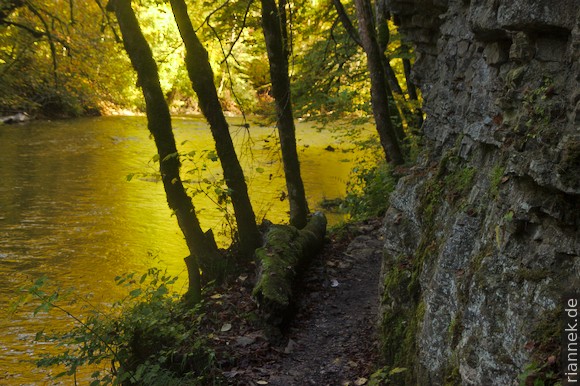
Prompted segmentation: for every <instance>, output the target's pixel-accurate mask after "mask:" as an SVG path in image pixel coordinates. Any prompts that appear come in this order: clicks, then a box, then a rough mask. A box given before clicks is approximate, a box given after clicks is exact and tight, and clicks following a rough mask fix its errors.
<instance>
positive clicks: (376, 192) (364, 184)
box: [345, 161, 397, 220]
mask: <svg viewBox="0 0 580 386" xmlns="http://www.w3.org/2000/svg"><path fill="white" fill-rule="evenodd" d="M396 184H397V180H396V178H395V177H394V176H393V174H392V167H391V166H389V165H388V164H387V163H386V162H385V161H379V162H378V163H377V164H375V165H370V166H367V165H365V164H363V166H361V167H358V168H355V169H354V170H353V176H352V178H351V180H350V181H349V182H348V184H347V195H346V199H345V209H346V210H347V211H348V213H349V214H350V215H351V217H352V218H353V219H355V220H363V219H366V218H370V217H376V216H380V215H383V214H384V213H385V211H386V209H387V208H388V206H389V195H390V194H391V192H392V191H393V190H394V189H395V186H396Z"/></svg>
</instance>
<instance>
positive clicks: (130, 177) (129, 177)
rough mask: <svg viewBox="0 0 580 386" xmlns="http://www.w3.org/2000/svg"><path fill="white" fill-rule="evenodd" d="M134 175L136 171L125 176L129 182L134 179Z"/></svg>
mask: <svg viewBox="0 0 580 386" xmlns="http://www.w3.org/2000/svg"><path fill="white" fill-rule="evenodd" d="M133 177H135V173H129V174H127V177H125V178H127V182H129V181H131V180H132V179H133Z"/></svg>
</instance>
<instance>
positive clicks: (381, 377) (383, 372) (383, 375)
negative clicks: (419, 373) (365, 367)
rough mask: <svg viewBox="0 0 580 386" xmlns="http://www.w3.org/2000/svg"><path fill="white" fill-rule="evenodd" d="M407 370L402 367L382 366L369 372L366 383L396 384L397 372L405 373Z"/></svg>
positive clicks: (373, 385) (378, 384) (377, 385)
mask: <svg viewBox="0 0 580 386" xmlns="http://www.w3.org/2000/svg"><path fill="white" fill-rule="evenodd" d="M406 371H407V369H406V368H404V367H394V368H389V367H382V368H380V369H378V370H377V371H375V372H374V373H372V374H371V377H370V379H369V382H368V385H369V386H380V385H389V384H398V383H400V379H399V377H398V374H402V373H405V372H406Z"/></svg>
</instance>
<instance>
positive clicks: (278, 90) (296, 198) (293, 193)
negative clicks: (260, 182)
mask: <svg viewBox="0 0 580 386" xmlns="http://www.w3.org/2000/svg"><path fill="white" fill-rule="evenodd" d="M282 11H283V9H282V10H280V12H282ZM280 12H279V8H278V6H277V5H276V1H275V0H262V29H263V31H264V39H265V40H266V49H267V51H268V59H269V61H270V78H271V81H272V94H273V96H274V100H275V103H276V115H277V123H278V133H279V135H280V147H281V149H282V161H283V162H284V174H285V176H286V187H287V189H288V199H289V202H290V224H292V225H293V226H295V227H296V228H298V229H300V228H303V227H304V226H305V225H306V222H307V216H308V203H307V202H306V195H305V192H304V184H303V183H302V176H301V175H300V163H299V161H298V152H297V151H296V127H295V126H294V117H293V115H292V101H291V95H290V78H289V76H288V49H287V45H286V40H285V39H284V36H287V34H286V33H285V28H286V27H285V25H282V23H281V18H282V16H281V14H280ZM283 17H284V18H285V15H284V16H283Z"/></svg>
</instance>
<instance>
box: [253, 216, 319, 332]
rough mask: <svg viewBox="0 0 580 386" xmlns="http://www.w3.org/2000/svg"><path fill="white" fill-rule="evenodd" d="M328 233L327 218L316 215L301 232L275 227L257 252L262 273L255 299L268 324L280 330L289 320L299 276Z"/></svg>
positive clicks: (285, 227)
mask: <svg viewBox="0 0 580 386" xmlns="http://www.w3.org/2000/svg"><path fill="white" fill-rule="evenodd" d="M325 234H326V217H324V214H322V213H321V212H317V213H315V214H314V215H313V216H312V218H311V220H310V222H309V223H308V225H306V227H304V229H302V230H297V229H296V228H295V227H293V226H288V225H273V226H272V228H270V230H269V231H268V234H267V235H266V242H265V243H264V246H263V247H262V248H260V249H258V250H256V260H257V261H258V264H259V272H258V275H257V276H258V277H257V280H256V285H255V286H254V290H253V291H252V296H253V297H254V298H255V299H256V302H257V303H258V307H259V308H260V314H261V315H262V317H263V318H264V319H265V320H266V322H268V323H269V324H271V325H273V326H277V327H279V326H280V325H281V324H283V323H284V322H286V321H287V320H288V317H289V316H290V310H291V308H292V304H293V301H294V289H295V287H296V283H297V280H298V277H299V274H300V272H301V271H302V270H303V269H304V268H305V267H306V265H307V264H308V263H309V262H310V259H311V258H312V257H313V256H315V255H316V253H317V252H318V251H319V250H320V249H321V248H322V246H323V245H324V235H325Z"/></svg>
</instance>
